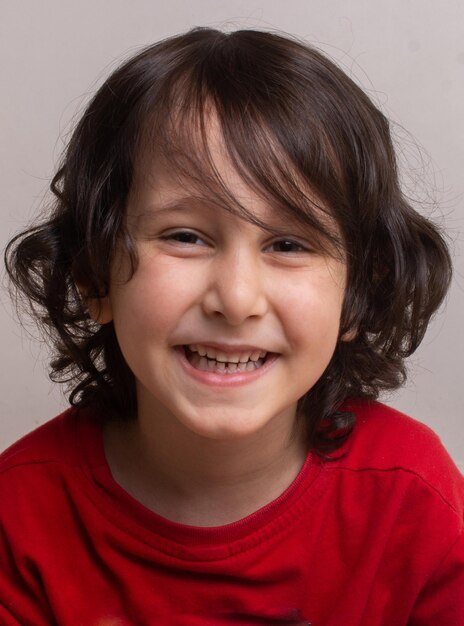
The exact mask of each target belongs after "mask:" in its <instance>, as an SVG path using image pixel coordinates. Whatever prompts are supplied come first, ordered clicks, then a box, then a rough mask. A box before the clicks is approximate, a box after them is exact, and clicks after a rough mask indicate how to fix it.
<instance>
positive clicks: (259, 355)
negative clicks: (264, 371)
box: [183, 344, 273, 375]
mask: <svg viewBox="0 0 464 626" xmlns="http://www.w3.org/2000/svg"><path fill="white" fill-rule="evenodd" d="M183 349H184V354H185V357H186V359H187V361H188V362H189V363H190V365H191V366H192V367H194V368H195V369H197V370H201V371H204V372H212V373H215V374H224V375H230V374H238V373H245V372H255V371H256V370H258V369H260V368H261V367H262V366H263V365H264V364H265V363H266V361H267V360H268V359H269V357H270V356H271V355H272V354H273V353H271V352H266V351H264V350H260V349H259V348H254V349H249V350H236V351H233V352H232V351H227V352H225V351H223V350H221V349H219V348H214V347H211V346H206V345H202V344H190V345H185V346H183Z"/></svg>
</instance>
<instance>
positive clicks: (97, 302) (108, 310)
mask: <svg viewBox="0 0 464 626" xmlns="http://www.w3.org/2000/svg"><path fill="white" fill-rule="evenodd" d="M84 301H85V303H86V305H87V311H88V312H89V316H90V318H91V319H92V320H93V321H94V322H97V324H101V325H103V324H108V323H109V322H111V321H112V319H113V310H112V307H111V301H110V298H109V296H104V297H102V298H86V297H84Z"/></svg>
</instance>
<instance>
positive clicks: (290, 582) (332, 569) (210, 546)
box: [0, 402, 464, 626]
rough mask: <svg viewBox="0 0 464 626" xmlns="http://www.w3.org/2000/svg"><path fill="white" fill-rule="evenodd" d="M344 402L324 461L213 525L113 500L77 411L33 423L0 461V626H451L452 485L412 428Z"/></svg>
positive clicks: (463, 564)
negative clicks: (232, 518)
mask: <svg viewBox="0 0 464 626" xmlns="http://www.w3.org/2000/svg"><path fill="white" fill-rule="evenodd" d="M350 406H351V408H352V409H353V410H354V411H355V412H356V415H357V425H356V427H355V430H354V432H353V434H352V436H351V437H350V439H349V440H348V442H347V443H346V444H345V445H344V447H343V449H342V450H341V451H340V452H343V454H340V453H339V454H338V455H337V456H338V457H339V458H337V460H331V461H322V460H321V459H319V458H318V457H317V456H314V455H312V454H310V455H309V456H308V458H307V461H306V463H305V465H304V467H303V468H302V470H301V472H300V474H299V475H298V477H297V478H296V479H295V481H294V482H293V484H292V485H291V486H290V487H289V488H288V489H287V490H286V491H285V492H284V493H283V494H282V495H281V496H280V497H279V498H277V500H275V501H274V502H272V503H270V504H269V505H267V506H265V507H264V508H262V509H260V510H258V511H257V512H256V513H254V514H252V515H250V516H249V517H247V518H245V519H243V520H240V521H238V522H236V523H233V524H229V525H226V526H221V527H215V528H196V527H192V526H183V525H181V524H176V523H172V522H170V521H168V520H166V519H164V518H162V517H160V516H158V515H156V514H155V513H153V512H152V511H150V510H148V509H146V508H145V507H144V506H143V505H142V504H140V503H139V502H137V501H136V500H134V499H133V498H132V497H131V496H130V495H129V494H127V493H126V492H125V491H124V490H123V489H122V488H121V487H120V486H119V485H118V484H117V483H116V482H115V481H114V480H113V478H112V476H111V472H110V470H109V467H108V465H107V463H106V459H105V455H104V451H103V444H102V427H101V426H102V424H101V420H100V419H98V418H97V417H95V416H94V415H92V414H91V412H87V411H83V410H82V411H78V410H75V409H69V410H68V411H66V412H65V413H63V414H62V415H60V416H58V417H57V418H55V419H54V420H52V421H50V422H49V423H47V424H45V425H44V426H42V427H40V428H39V429H37V430H36V431H34V432H33V433H31V434H30V435H28V436H26V437H25V438H23V439H22V440H21V441H19V442H18V443H16V444H15V445H13V446H12V447H11V448H10V449H9V450H7V451H6V452H5V453H3V455H2V456H1V457H0V624H1V625H2V626H18V624H21V626H51V625H53V624H57V625H59V626H145V625H157V626H163V625H172V626H200V625H210V626H221V625H226V624H228V625H232V624H237V625H241V626H258V625H263V626H264V625H265V626H270V625H275V626H277V625H280V626H284V625H287V626H290V625H293V626H297V625H301V626H303V625H304V624H311V626H378V625H382V626H387V625H388V626H406V625H408V626H425V625H427V626H432V625H433V626H463V625H464V540H463V538H464V536H463V511H464V480H463V477H462V476H461V474H460V473H459V471H458V469H457V468H456V467H455V465H454V464H453V462H452V461H451V459H450V458H449V456H448V454H447V453H446V451H445V450H444V448H443V447H442V445H441V444H440V442H439V440H438V438H437V437H436V436H435V435H434V434H433V433H432V432H431V431H430V430H429V429H428V428H427V427H426V426H423V425H421V424H419V423H417V422H415V421H413V420H411V419H410V418H408V417H406V416H404V415H401V414H400V413H398V412H396V411H394V410H392V409H389V408H387V407H385V406H383V405H381V404H378V403H371V404H368V403H363V402H358V403H353V404H352V405H350Z"/></svg>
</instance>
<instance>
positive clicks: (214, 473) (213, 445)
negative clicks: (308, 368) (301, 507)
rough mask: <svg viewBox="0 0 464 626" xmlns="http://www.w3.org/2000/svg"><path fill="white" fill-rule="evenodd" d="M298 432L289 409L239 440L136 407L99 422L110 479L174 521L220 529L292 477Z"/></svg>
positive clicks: (302, 450) (300, 444) (299, 459)
mask: <svg viewBox="0 0 464 626" xmlns="http://www.w3.org/2000/svg"><path fill="white" fill-rule="evenodd" d="M302 431H303V429H301V428H300V429H298V428H295V420H294V411H293V412H289V415H288V417H287V419H279V420H275V422H274V423H270V424H268V425H267V426H266V428H265V429H264V430H261V431H259V432H256V433H253V434H251V435H250V436H248V437H246V438H243V439H242V438H240V439H232V440H217V439H209V438H206V437H202V436H201V435H198V434H196V433H194V432H192V431H190V430H188V429H186V428H184V427H183V426H182V425H181V424H179V422H177V420H175V419H174V418H172V416H171V418H170V419H167V420H166V419H162V418H159V416H158V415H157V416H156V417H154V416H152V415H149V414H147V413H146V412H143V411H141V412H140V413H139V416H138V418H137V419H136V420H134V421H133V422H129V423H127V424H116V423H113V424H109V425H108V426H107V428H106V431H105V450H106V455H107V459H108V463H109V465H110V468H111V471H112V473H113V476H114V478H115V480H116V481H117V482H118V483H119V484H120V485H121V486H122V487H123V488H124V489H125V490H126V491H127V492H129V493H130V494H131V495H132V496H133V497H135V498H136V499H137V500H139V501H140V502H141V503H142V504H144V505H145V506H146V507H148V508H149V509H151V510H153V511H154V512H156V513H158V514H159V515H162V516H163V517H166V518H167V519H170V520H171V521H175V522H178V523H182V524H189V525H192V526H221V525H224V524H228V523H232V522H234V521H237V520H239V519H242V518H243V517H246V516H247V515H250V514H251V513H253V512H255V511H256V510H258V509H259V508H261V507H263V506H265V505H266V504H268V503H269V502H271V501H272V500H274V499H276V498H277V497H278V496H279V495H281V494H282V493H283V492H284V491H285V489H286V488H287V487H288V486H289V485H290V484H291V483H292V482H293V480H294V479H295V478H296V476H297V474H298V472H299V471H300V469H301V467H302V465H303V463H304V460H305V458H306V454H307V450H306V443H305V438H304V433H303V432H302Z"/></svg>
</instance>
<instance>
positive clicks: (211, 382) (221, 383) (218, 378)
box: [174, 342, 280, 387]
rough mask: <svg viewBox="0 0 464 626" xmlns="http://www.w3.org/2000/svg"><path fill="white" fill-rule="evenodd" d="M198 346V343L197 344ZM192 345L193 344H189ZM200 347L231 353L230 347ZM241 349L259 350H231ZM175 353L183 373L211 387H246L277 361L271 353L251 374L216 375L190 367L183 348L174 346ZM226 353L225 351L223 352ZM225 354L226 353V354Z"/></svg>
mask: <svg viewBox="0 0 464 626" xmlns="http://www.w3.org/2000/svg"><path fill="white" fill-rule="evenodd" d="M197 343H198V344H199V343H200V342H197ZM190 345H193V344H190ZM201 345H207V346H210V347H214V348H216V349H217V350H224V348H228V351H229V352H232V346H231V345H230V344H229V345H224V344H215V343H209V342H208V343H204V344H201ZM238 349H241V350H243V351H246V350H253V349H254V350H258V349H259V348H256V347H255V348H253V347H252V346H243V345H241V346H238V345H237V346H235V345H234V346H233V350H235V351H237V350H238ZM174 350H175V352H176V353H177V355H178V357H179V361H180V364H181V366H182V368H183V369H184V371H185V372H186V373H187V374H188V375H189V376H190V377H191V378H194V379H195V380H196V381H198V382H199V383H202V384H204V385H208V386H211V387H238V386H240V385H246V384H248V383H252V382H254V381H255V380H257V379H259V378H261V377H262V376H265V375H266V374H267V372H268V371H269V370H270V369H271V368H272V367H273V366H274V364H275V363H276V361H277V359H278V358H279V356H280V355H279V354H277V353H275V352H271V353H269V354H268V357H267V359H266V361H265V363H264V364H263V365H262V366H261V367H260V368H259V369H256V370H254V371H252V372H233V373H231V374H216V373H214V372H206V371H203V370H198V369H196V368H195V367H193V366H192V365H191V363H190V362H189V360H188V359H187V357H186V356H185V351H184V347H183V346H176V347H175V348H174ZM224 352H226V350H224ZM226 353H227V352H226Z"/></svg>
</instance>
